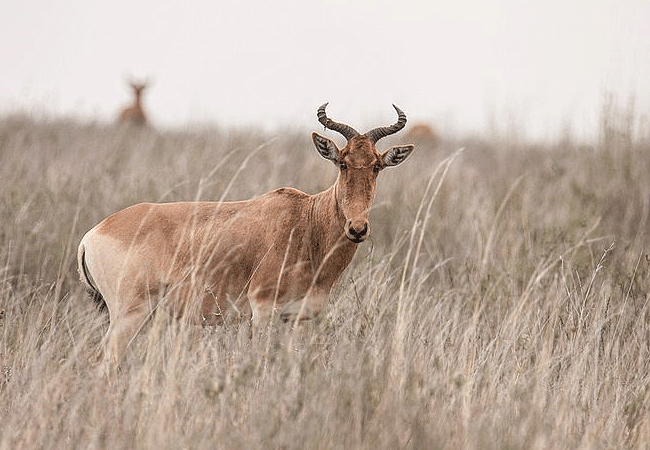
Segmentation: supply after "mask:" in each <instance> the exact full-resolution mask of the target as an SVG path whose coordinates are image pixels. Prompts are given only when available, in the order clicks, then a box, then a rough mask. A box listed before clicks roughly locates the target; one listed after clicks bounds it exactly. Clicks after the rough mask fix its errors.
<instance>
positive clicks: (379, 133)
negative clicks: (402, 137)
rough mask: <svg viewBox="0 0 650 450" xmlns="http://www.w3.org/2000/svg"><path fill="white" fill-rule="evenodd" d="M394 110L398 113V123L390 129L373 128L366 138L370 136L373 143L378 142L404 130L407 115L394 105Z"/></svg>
mask: <svg viewBox="0 0 650 450" xmlns="http://www.w3.org/2000/svg"><path fill="white" fill-rule="evenodd" d="M393 108H395V111H397V122H395V123H394V124H393V125H391V126H389V127H379V128H373V129H372V130H370V131H368V132H367V133H366V136H368V137H369V138H370V140H371V141H372V142H377V141H378V140H379V139H381V138H383V137H386V136H388V135H390V134H395V133H397V132H398V131H399V130H401V129H402V128H404V125H406V114H404V111H402V110H401V109H399V108H398V107H397V106H395V105H393Z"/></svg>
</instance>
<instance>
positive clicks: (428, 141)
mask: <svg viewBox="0 0 650 450" xmlns="http://www.w3.org/2000/svg"><path fill="white" fill-rule="evenodd" d="M406 136H407V138H408V139H409V140H412V141H415V143H416V144H423V145H430V146H435V145H437V144H438V133H436V131H435V130H434V129H433V127H431V126H430V125H429V124H427V123H426V122H417V123H415V124H413V125H411V126H410V127H409V128H408V129H407V130H406Z"/></svg>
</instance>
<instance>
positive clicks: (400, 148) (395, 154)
mask: <svg viewBox="0 0 650 450" xmlns="http://www.w3.org/2000/svg"><path fill="white" fill-rule="evenodd" d="M413 148H415V147H414V146H413V145H396V146H395V147H391V148H389V149H388V150H386V151H385V152H384V153H383V154H382V155H381V160H382V162H383V163H384V165H386V166H396V165H398V164H399V163H401V162H402V161H404V160H405V159H406V158H407V157H408V156H409V155H410V154H411V152H412V151H413Z"/></svg>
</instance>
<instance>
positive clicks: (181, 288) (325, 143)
mask: <svg viewBox="0 0 650 450" xmlns="http://www.w3.org/2000/svg"><path fill="white" fill-rule="evenodd" d="M326 106H327V103H326V104H324V105H322V106H321V107H320V108H319V109H318V120H319V121H320V122H321V123H322V124H323V125H324V126H325V128H329V129H330V130H333V131H336V132H339V133H341V134H342V135H343V136H345V138H346V139H347V144H346V146H345V147H344V148H343V149H339V148H337V146H336V144H334V142H332V141H331V140H330V139H328V138H326V137H323V136H321V135H319V134H318V133H312V139H313V141H314V144H315V146H316V149H317V150H318V152H319V153H320V155H321V156H322V157H324V158H325V159H329V160H330V161H332V162H333V163H334V164H335V165H336V166H337V167H338V169H339V174H338V178H337V180H336V182H335V183H334V185H333V186H331V187H330V188H329V189H327V190H325V191H323V192H320V193H318V194H316V195H308V194H305V193H303V192H301V191H299V190H296V189H292V188H280V189H276V190H274V191H271V192H268V193H266V194H264V195H261V196H260V197H257V198H253V199H251V200H244V201H237V202H182V203H141V204H137V205H134V206H131V207H129V208H126V209H124V210H122V211H119V212H117V213H114V214H113V215H111V216H109V217H107V218H106V219H104V220H103V221H102V222H100V223H99V224H98V225H96V226H95V227H94V228H92V229H91V230H90V231H88V232H87V233H86V235H85V236H84V237H83V238H82V240H81V243H80V244H79V251H78V266H79V273H80V276H81V279H82V280H83V282H84V283H85V284H86V285H87V286H88V288H90V290H91V291H94V293H96V294H99V295H101V296H102V297H103V299H104V301H105V302H106V305H107V306H108V310H109V315H110V325H109V328H108V332H107V335H106V337H105V343H106V353H107V356H108V357H109V359H110V360H111V361H112V362H119V359H120V357H121V355H122V354H123V351H124V350H125V348H126V347H127V346H128V345H129V342H130V341H131V340H132V338H133V337H135V335H136V334H137V332H138V330H139V329H140V327H141V326H142V325H143V324H144V323H145V321H146V320H147V318H148V317H149V315H150V314H151V313H152V311H153V310H154V308H157V307H158V306H159V305H160V304H161V303H164V307H165V308H167V310H168V311H170V312H171V313H172V314H173V315H174V316H181V315H183V316H185V317H188V318H189V319H190V321H191V322H194V323H206V324H219V323H222V322H223V321H224V320H232V319H236V318H243V317H250V316H251V315H252V322H253V327H257V326H259V325H260V324H263V323H269V322H268V320H270V319H271V318H272V317H273V316H274V315H277V316H279V317H280V318H281V319H283V320H285V321H287V320H302V319H311V318H313V317H315V316H316V315H317V314H318V313H319V312H320V311H321V309H322V308H323V305H324V303H325V301H326V300H327V297H328V294H329V292H330V290H331V288H332V286H333V285H334V283H335V282H336V281H337V279H338V278H339V277H340V276H341V273H342V272H343V270H344V269H345V268H346V267H347V266H348V264H349V263H350V261H351V260H352V257H353V255H354V253H355V251H356V250H357V244H359V243H360V242H363V241H364V240H365V239H366V238H367V237H368V236H369V234H370V228H369V224H368V210H369V208H370V205H371V203H372V200H373V197H374V194H375V184H376V180H377V175H378V174H379V172H380V171H381V170H383V169H384V168H386V167H390V166H396V165H397V164H400V163H401V162H402V161H404V160H405V159H406V158H407V156H408V155H409V154H410V153H411V152H412V150H413V145H400V146H395V147H391V148H389V149H388V150H386V151H385V152H383V153H378V152H377V150H376V149H375V143H376V142H377V141H378V140H379V139H381V138H383V137H385V136H388V135H391V134H393V133H396V132H397V131H399V130H401V129H402V128H403V127H404V125H405V124H406V115H405V114H404V113H403V112H402V111H401V110H400V109H399V108H398V107H396V106H394V105H393V107H394V108H395V110H396V111H397V114H398V120H397V122H396V123H395V124H394V125H391V126H387V127H379V128H375V129H372V130H370V131H368V132H367V133H366V134H359V133H358V132H357V131H356V130H355V129H354V128H352V127H351V126H349V125H345V124H342V123H337V122H334V121H333V120H331V119H329V118H328V117H327V115H326V113H325V107H326Z"/></svg>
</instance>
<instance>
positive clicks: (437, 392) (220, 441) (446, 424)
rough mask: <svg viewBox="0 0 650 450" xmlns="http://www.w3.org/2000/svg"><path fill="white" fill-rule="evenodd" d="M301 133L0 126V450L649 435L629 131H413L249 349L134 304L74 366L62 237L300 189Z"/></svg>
mask: <svg viewBox="0 0 650 450" xmlns="http://www.w3.org/2000/svg"><path fill="white" fill-rule="evenodd" d="M314 130H320V131H322V129H321V127H316V126H315V127H314ZM311 131H312V130H311V129H286V130H282V131H278V132H276V133H272V134H271V133H264V132H262V131H260V130H258V129H248V128H246V129H221V128H218V127H214V128H209V127H205V128H200V129H198V128H197V129H190V130H184V131H179V130H177V131H172V130H160V129H154V128H147V129H134V128H130V127H117V126H113V125H106V124H93V123H83V122H79V121H76V120H72V119H42V118H41V119H34V118H30V117H25V116H5V117H2V118H0V449H2V450H4V449H34V448H48V449H49V448H65V449H69V448H83V449H100V448H109V449H133V448H142V449H261V448H275V449H369V450H371V449H495V450H496V449H647V448H649V447H650V306H649V301H650V277H649V272H650V233H649V231H650V222H649V217H648V216H649V214H650V140H649V139H648V137H647V136H646V138H645V139H641V138H632V137H631V136H629V135H628V134H625V133H624V132H620V133H613V132H610V131H611V130H609V129H604V130H603V133H601V134H602V136H600V137H598V138H597V139H595V140H594V143H593V144H591V145H578V143H576V142H574V141H573V140H571V139H564V140H561V141H557V142H552V141H549V142H546V143H540V144H535V145H532V144H526V143H523V142H519V141H518V140H516V139H503V138H499V137H497V136H494V137H490V136H487V137H486V136H482V137H480V138H476V137H474V138H446V139H445V138H444V136H443V139H442V140H441V141H440V142H439V143H438V144H437V145H435V146H433V145H428V144H427V143H426V142H425V143H420V145H418V146H417V147H416V149H415V152H414V154H413V155H412V156H411V157H410V158H409V160H407V161H406V162H405V163H404V164H402V165H401V166H399V167H398V168H395V169H392V170H387V171H384V172H382V173H381V174H380V176H379V180H378V192H377V196H376V199H375V203H374V206H373V209H372V211H371V214H370V220H371V225H372V236H371V239H369V241H367V242H365V243H363V244H361V246H360V248H359V250H358V252H357V254H356V256H355V259H354V260H353V263H352V264H351V266H350V267H349V268H348V269H347V270H346V272H345V273H344V275H343V276H342V278H341V280H340V282H339V283H338V284H337V286H336V287H335V289H334V290H333V292H332V295H331V298H330V300H329V302H328V304H327V306H326V308H325V310H324V312H323V313H322V314H321V316H320V317H318V318H317V319H316V320H314V321H311V322H307V323H303V324H301V325H300V326H299V327H297V328H295V329H293V328H291V327H289V326H287V325H284V324H277V325H276V330H275V332H274V333H272V334H271V335H269V338H268V340H267V341H266V342H262V343H253V342H251V341H249V340H248V339H246V338H243V337H242V335H243V334H245V333H244V331H245V330H244V331H242V330H243V328H242V327H246V325H245V324H244V325H241V326H237V325H230V326H225V327H220V328H195V327H188V326H185V325H183V324H182V323H179V321H176V320H174V319H171V318H170V317H169V316H167V315H165V314H157V315H156V316H155V317H154V318H153V320H152V323H151V324H150V325H149V326H148V329H147V330H146V333H143V334H142V335H141V336H140V337H139V338H138V339H137V341H136V342H135V343H134V345H133V346H132V348H131V349H130V350H129V352H128V354H127V357H126V359H125V361H124V363H123V365H122V368H121V371H120V372H119V373H118V374H117V376H116V377H115V378H114V379H107V378H106V377H105V376H104V375H103V374H102V373H101V372H100V371H99V370H97V368H96V365H95V364H93V362H92V356H93V355H94V354H95V353H96V352H97V350H98V349H99V346H100V341H101V339H102V336H103V335H104V333H105V332H106V329H107V327H108V314H107V312H106V311H105V310H102V309H101V308H99V307H98V306H97V305H96V304H95V303H94V302H93V301H92V299H91V298H90V297H88V296H87V295H86V293H85V292H84V288H83V286H82V284H81V283H80V282H79V280H78V275H77V271H76V248H77V245H78V242H79V240H80V238H81V236H82V235H83V234H84V233H85V231H87V230H88V229H89V228H91V227H92V226H93V225H95V224H96V223H97V222H99V221H100V220H101V219H103V218H104V217H106V216H107V215H109V214H110V213H112V212H114V211H117V210H119V209H122V208H124V207H126V206H129V205H131V204H133V203H137V202H141V201H177V200H218V199H225V200H235V199H245V198H249V197H252V196H256V195H259V194H261V193H263V192H266V191H268V190H271V189H274V188H276V187H281V186H293V187H296V188H298V189H301V190H303V191H305V192H308V193H316V192H318V191H320V190H322V189H325V188H327V187H329V186H330V185H331V184H332V183H333V182H334V180H335V178H336V169H335V167H334V166H333V165H332V164H331V163H329V162H327V161H325V160H323V159H322V158H321V157H320V156H319V155H318V154H317V152H316V150H315V149H314V147H313V144H312V143H311V140H310V132H311ZM328 135H330V136H331V137H332V138H333V139H334V140H336V141H337V142H339V143H341V141H340V139H339V138H338V137H337V136H336V135H335V134H334V133H328ZM384 141H386V142H384ZM397 143H407V142H404V139H403V138H402V137H401V135H400V134H397V135H395V136H393V137H391V138H387V139H385V140H382V141H381V142H380V143H379V145H378V147H379V148H380V149H383V148H387V147H388V146H389V145H392V144H397ZM460 148H464V150H463V151H460V152H459V151H458V149H460Z"/></svg>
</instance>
